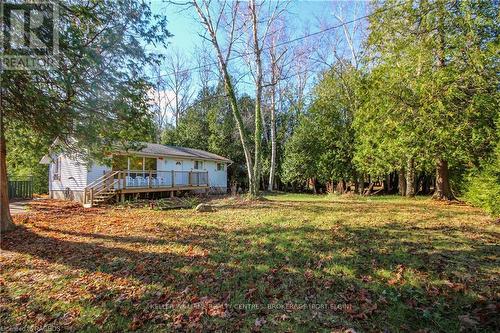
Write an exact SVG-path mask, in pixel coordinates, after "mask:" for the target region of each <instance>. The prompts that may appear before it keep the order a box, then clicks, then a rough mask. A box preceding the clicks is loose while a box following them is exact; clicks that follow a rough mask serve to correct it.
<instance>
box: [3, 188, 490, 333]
mask: <svg viewBox="0 0 500 333" xmlns="http://www.w3.org/2000/svg"><path fill="white" fill-rule="evenodd" d="M216 203H217V204H218V205H220V207H219V208H218V210H217V212H212V213H196V212H194V211H192V210H171V211H154V210H150V209H149V208H120V207H115V208H100V209H99V208H95V209H89V210H84V209H83V208H80V207H79V206H78V205H75V204H71V203H67V202H61V201H51V200H45V201H44V200H41V201H37V202H35V203H34V204H33V205H32V208H31V211H30V212H29V213H27V214H23V215H16V218H15V220H16V223H17V224H19V225H22V226H21V227H19V228H18V229H16V230H15V231H13V232H10V233H7V234H5V235H2V243H1V247H2V256H1V264H2V272H1V279H0V306H1V307H0V322H1V324H0V325H1V326H2V328H3V329H1V328H0V331H8V330H21V329H24V330H33V331H36V330H41V331H43V329H45V330H49V329H52V330H58V331H67V330H72V331H86V332H102V331H104V332H106V331H108V332H121V331H132V330H137V331H143V332H169V331H195V332H196V331H220V332H225V331H263V332H320V331H321V332H344V331H345V330H348V329H353V330H355V331H357V332H366V331H377V332H380V331H389V332H399V331H412V332H414V331H417V330H420V331H421V332H453V331H455V332H458V331H478V332H479V331H480V332H485V331H491V332H493V331H495V330H497V329H498V327H500V323H499V318H500V316H499V294H500V288H499V285H500V283H499V276H500V275H499V273H500V265H499V258H498V257H499V254H500V249H499V236H500V225H499V223H498V221H495V220H494V219H493V218H491V217H488V216H487V215H485V214H484V213H482V212H481V211H480V210H478V209H475V208H471V207H468V206H465V205H446V204H444V203H435V202H432V201H431V200H429V199H426V198H418V199H415V200H407V199H402V198H397V197H372V198H356V197H349V196H345V197H332V196H310V195H276V196H268V197H267V199H266V200H262V201H258V202H252V203H248V202H244V201H241V200H235V199H223V200H218V201H217V202H216Z"/></svg>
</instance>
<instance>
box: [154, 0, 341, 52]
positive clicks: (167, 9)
mask: <svg viewBox="0 0 500 333" xmlns="http://www.w3.org/2000/svg"><path fill="white" fill-rule="evenodd" d="M151 6H152V9H153V11H154V12H155V13H164V14H166V16H167V18H168V20H169V23H168V26H167V28H168V30H169V31H170V32H171V33H172V34H173V35H174V37H172V38H170V43H171V44H172V46H175V47H176V48H178V49H179V50H181V51H185V52H190V51H191V50H193V49H194V47H195V46H196V44H197V43H199V42H200V37H199V36H198V34H197V33H198V32H201V31H202V28H201V26H200V24H199V22H197V21H196V17H195V16H194V12H193V11H192V10H188V11H185V12H182V13H178V11H177V9H176V8H173V7H172V6H167V5H166V4H165V3H163V1H161V0H154V1H152V2H151ZM331 6H332V1H294V2H292V3H291V4H290V7H289V11H290V16H291V17H292V18H293V19H294V20H296V21H295V22H294V24H297V23H298V24H300V25H305V24H307V22H315V21H316V17H317V16H319V15H323V14H325V10H326V11H328V10H329V9H330V7H331Z"/></svg>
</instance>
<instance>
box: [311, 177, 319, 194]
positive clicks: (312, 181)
mask: <svg viewBox="0 0 500 333" xmlns="http://www.w3.org/2000/svg"><path fill="white" fill-rule="evenodd" d="M311 185H312V190H313V193H314V194H318V190H317V189H316V178H311Z"/></svg>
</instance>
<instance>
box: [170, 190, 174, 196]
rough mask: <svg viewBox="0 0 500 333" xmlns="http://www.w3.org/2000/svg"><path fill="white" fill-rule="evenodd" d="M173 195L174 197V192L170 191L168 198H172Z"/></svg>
mask: <svg viewBox="0 0 500 333" xmlns="http://www.w3.org/2000/svg"><path fill="white" fill-rule="evenodd" d="M174 196H175V195H174V191H173V190H172V191H170V197H171V198H173V197H174Z"/></svg>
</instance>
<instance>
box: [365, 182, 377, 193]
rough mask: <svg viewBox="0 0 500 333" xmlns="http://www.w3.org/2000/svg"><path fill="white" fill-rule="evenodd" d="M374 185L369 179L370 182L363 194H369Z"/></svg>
mask: <svg viewBox="0 0 500 333" xmlns="http://www.w3.org/2000/svg"><path fill="white" fill-rule="evenodd" d="M374 186H375V183H374V182H372V181H370V184H368V188H367V189H366V193H365V195H370V194H372V191H373V187H374Z"/></svg>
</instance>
